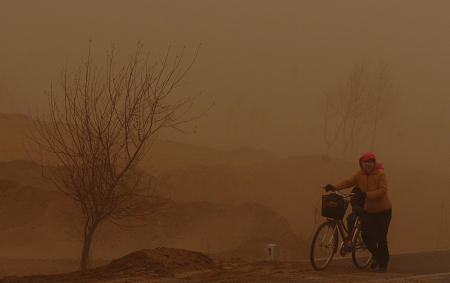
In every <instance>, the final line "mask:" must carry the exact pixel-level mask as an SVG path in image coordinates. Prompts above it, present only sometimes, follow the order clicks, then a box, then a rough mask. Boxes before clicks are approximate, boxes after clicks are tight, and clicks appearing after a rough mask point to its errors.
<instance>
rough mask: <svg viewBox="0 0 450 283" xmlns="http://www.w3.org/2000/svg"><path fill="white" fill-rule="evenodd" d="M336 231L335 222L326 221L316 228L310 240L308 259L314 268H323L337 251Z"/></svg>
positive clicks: (319, 269)
mask: <svg viewBox="0 0 450 283" xmlns="http://www.w3.org/2000/svg"><path fill="white" fill-rule="evenodd" d="M337 245H338V232H337V229H336V223H334V222H332V221H327V222H324V223H322V225H320V226H319V228H317V231H316V233H315V234H314V237H313V240H312V242H311V251H310V254H309V256H310V260H311V264H312V266H313V267H314V269H315V270H318V271H321V270H324V269H325V268H326V267H327V266H328V265H329V264H330V262H331V260H332V259H333V255H334V253H335V252H336V251H337Z"/></svg>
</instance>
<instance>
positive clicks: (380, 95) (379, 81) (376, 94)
mask: <svg viewBox="0 0 450 283" xmlns="http://www.w3.org/2000/svg"><path fill="white" fill-rule="evenodd" d="M399 96H400V90H399V89H397V88H395V85H394V81H393V79H392V75H391V73H390V71H389V68H388V65H387V64H385V63H383V62H380V63H379V64H378V69H377V70H376V74H375V76H374V82H373V95H371V99H372V102H371V104H372V105H373V108H374V109H373V133H372V145H371V151H373V150H374V148H375V138H376V134H377V132H378V128H379V125H380V122H381V121H382V120H383V119H386V118H387V117H389V116H390V115H392V114H393V112H394V111H395V109H396V108H397V103H398V98H399Z"/></svg>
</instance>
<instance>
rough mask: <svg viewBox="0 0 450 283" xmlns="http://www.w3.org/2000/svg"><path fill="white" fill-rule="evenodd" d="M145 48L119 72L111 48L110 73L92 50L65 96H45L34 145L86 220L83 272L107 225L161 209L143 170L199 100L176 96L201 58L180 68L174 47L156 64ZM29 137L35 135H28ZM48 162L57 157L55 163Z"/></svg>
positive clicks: (65, 86)
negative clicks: (45, 110) (166, 131)
mask: <svg viewBox="0 0 450 283" xmlns="http://www.w3.org/2000/svg"><path fill="white" fill-rule="evenodd" d="M142 47H143V45H142V44H141V43H139V44H138V46H137V49H136V52H135V53H134V54H132V55H130V56H129V58H128V62H127V63H125V64H124V65H123V67H120V68H118V63H117V61H118V60H117V55H118V52H117V51H116V50H115V48H114V45H113V47H112V50H111V53H108V54H107V63H106V72H105V73H103V72H102V71H101V70H100V69H99V68H97V67H96V66H95V65H94V63H93V59H92V58H91V51H90V48H89V54H88V57H87V59H86V60H85V61H83V65H82V66H81V67H80V68H79V69H78V71H77V72H76V73H75V74H70V73H69V72H68V69H67V66H66V67H65V68H64V69H63V71H62V73H61V87H62V89H61V91H62V93H61V97H60V96H59V95H58V94H60V92H58V91H57V90H56V89H55V87H53V85H52V86H51V89H50V92H49V93H48V101H49V107H50V110H49V117H46V116H44V114H37V115H36V117H35V120H34V124H33V125H32V126H33V127H31V128H30V130H31V129H33V130H37V133H38V134H35V135H31V136H30V139H31V144H34V148H35V149H36V150H38V151H39V152H40V156H41V160H40V164H41V165H47V164H53V165H54V166H53V167H51V168H54V170H51V171H50V172H47V171H44V170H43V175H44V177H46V178H48V179H50V180H51V181H52V182H53V183H54V184H55V185H56V186H57V187H58V188H59V190H60V191H61V192H62V193H64V194H65V195H66V196H67V197H69V198H70V199H71V200H72V201H73V202H74V204H75V205H76V207H77V208H78V209H79V211H80V212H81V214H82V215H83V219H84V221H83V223H84V230H83V237H84V240H83V249H82V252H81V270H85V269H87V267H88V263H89V255H90V250H91V243H92V239H93V236H94V234H95V232H96V231H97V229H98V228H99V226H100V225H102V223H104V222H105V221H110V222H112V223H115V224H118V225H121V224H123V222H121V220H123V219H128V218H129V217H135V218H138V219H141V220H145V217H146V216H148V215H149V213H152V212H153V211H154V210H155V209H156V208H157V207H155V206H154V205H155V204H156V203H157V201H156V202H155V195H154V193H153V192H154V191H153V187H152V186H151V183H150V180H151V178H149V176H148V175H147V174H146V173H145V172H144V171H143V170H140V169H139V168H138V164H139V162H140V161H141V160H142V158H143V157H144V155H145V154H147V153H148V151H149V150H150V148H151V146H152V143H153V140H154V139H155V138H156V135H157V133H158V132H159V131H160V130H161V129H163V128H172V129H180V128H179V126H180V125H181V124H182V123H185V122H188V121H192V120H193V119H196V118H198V117H200V116H201V115H203V114H204V112H202V113H201V114H200V115H196V116H191V117H188V116H187V114H188V112H189V111H190V110H191V107H192V105H193V102H194V100H195V99H196V98H197V97H198V95H200V94H197V95H194V96H193V97H186V96H184V95H183V94H182V93H180V92H177V91H175V89H176V87H178V86H180V85H181V83H182V79H183V78H184V77H185V75H186V74H187V72H188V71H189V70H190V69H191V67H192V65H193V63H194V62H195V59H196V57H197V54H198V49H197V53H196V54H195V57H194V59H193V60H192V61H190V62H189V63H188V64H187V68H185V69H182V61H183V54H184V49H183V52H182V53H181V55H180V56H176V57H174V59H171V57H172V56H170V48H169V50H168V51H167V53H166V55H165V56H164V57H160V58H159V60H158V61H156V62H152V61H150V58H149V55H146V56H142V55H141V50H142ZM30 132H32V131H30ZM51 158H56V160H57V161H56V162H53V161H52V159H51Z"/></svg>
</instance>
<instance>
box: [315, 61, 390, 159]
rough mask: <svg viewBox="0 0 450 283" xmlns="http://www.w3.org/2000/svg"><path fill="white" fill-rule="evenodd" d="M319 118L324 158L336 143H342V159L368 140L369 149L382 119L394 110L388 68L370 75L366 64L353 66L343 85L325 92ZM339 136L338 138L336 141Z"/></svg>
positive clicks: (373, 144)
mask: <svg viewBox="0 0 450 283" xmlns="http://www.w3.org/2000/svg"><path fill="white" fill-rule="evenodd" d="M324 98H325V99H324V100H323V101H322V102H321V104H322V112H321V114H322V116H323V118H324V138H325V143H326V146H327V149H326V152H327V155H328V154H329V152H330V148H331V146H333V145H334V144H335V143H340V144H342V156H343V157H344V158H349V157H353V156H354V155H356V154H357V151H358V150H359V148H360V146H361V145H362V144H363V143H364V142H368V139H369V137H371V149H372V150H373V148H374V146H375V136H376V133H377V131H378V128H379V123H380V121H381V120H382V119H385V118H386V117H388V115H389V114H390V113H392V112H393V110H394V109H395V107H396V104H395V102H396V98H397V93H396V92H395V91H394V84H393V81H392V79H391V76H390V74H389V71H388V69H387V65H385V64H380V66H379V69H378V70H377V73H376V75H375V76H372V74H371V72H370V68H369V65H368V64H367V63H364V62H363V63H356V64H355V66H354V67H353V68H352V70H351V71H350V72H349V73H348V76H347V78H346V81H345V82H340V83H339V84H338V86H337V87H334V88H332V89H331V90H330V91H327V92H325V93H324ZM339 136H340V138H339Z"/></svg>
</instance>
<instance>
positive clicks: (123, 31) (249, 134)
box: [0, 0, 450, 173]
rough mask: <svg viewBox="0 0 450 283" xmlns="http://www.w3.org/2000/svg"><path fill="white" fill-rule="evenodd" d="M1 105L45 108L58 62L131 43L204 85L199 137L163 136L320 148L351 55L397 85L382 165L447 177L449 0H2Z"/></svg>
mask: <svg viewBox="0 0 450 283" xmlns="http://www.w3.org/2000/svg"><path fill="white" fill-rule="evenodd" d="M0 7H1V8H0V27H1V28H0V54H2V56H0V86H1V89H0V91H1V92H2V93H1V95H0V102H1V105H0V111H2V112H8V113H11V112H24V113H26V111H27V108H28V107H31V108H33V109H34V108H36V107H38V108H42V107H45V103H46V95H45V91H47V90H49V86H50V81H51V78H52V76H53V78H54V79H53V80H54V81H57V79H58V77H59V73H60V71H61V69H62V68H63V66H64V65H65V62H66V59H67V62H68V64H69V68H72V69H73V70H75V69H76V68H77V67H78V66H79V65H80V64H81V61H80V59H81V58H84V57H86V54H87V50H88V42H89V40H90V39H92V50H93V54H94V55H95V58H96V60H97V61H96V62H97V63H98V64H99V65H100V66H103V63H104V60H105V56H104V54H105V52H106V51H108V50H109V49H110V43H111V42H115V43H116V46H117V48H118V49H120V50H122V52H123V54H129V53H132V52H133V51H134V49H135V46H136V43H137V42H138V40H141V41H142V42H143V43H144V48H145V49H146V51H148V52H150V53H151V54H154V57H155V58H156V57H157V56H158V55H160V54H164V52H165V50H166V48H167V47H168V46H169V45H171V46H172V48H173V51H174V52H175V53H177V52H178V51H180V50H181V48H182V46H183V45H186V46H187V57H188V58H192V56H193V54H194V53H195V50H196V48H197V46H198V44H199V43H201V44H202V46H201V49H200V54H199V57H198V59H197V61H196V64H195V66H194V69H193V70H192V71H191V72H190V73H189V76H188V78H187V80H186V82H187V83H188V85H187V86H185V89H186V91H189V92H192V93H193V94H195V93H198V92H200V91H201V92H202V93H203V95H202V96H201V97H200V98H199V100H198V101H197V106H198V109H202V107H206V105H209V104H211V103H212V102H216V106H215V107H214V108H213V109H212V110H211V111H210V112H209V113H208V115H207V116H205V117H204V118H202V119H201V120H199V121H197V122H196V124H197V125H198V133H197V134H195V135H181V134H179V133H167V134H165V135H164V136H163V138H167V139H173V140H178V141H185V142H188V143H193V144H200V145H205V146H211V147H215V148H222V149H233V148H237V147H241V146H251V147H253V148H255V149H257V148H266V149H268V150H270V151H272V152H274V153H275V154H277V155H290V154H323V153H324V145H323V140H322V136H321V132H320V126H321V117H320V115H318V108H317V97H318V96H320V95H321V94H322V93H323V91H324V89H326V88H327V87H329V86H330V85H334V84H335V83H336V82H338V81H339V80H341V79H342V78H343V77H345V75H346V73H347V72H348V71H349V69H350V68H351V67H352V66H353V65H354V64H355V63H356V62H358V61H366V62H368V63H370V64H372V66H376V64H377V63H378V62H379V61H380V60H381V61H383V62H385V63H387V64H388V65H389V67H390V70H391V72H392V75H393V77H394V82H395V85H396V87H398V88H400V89H401V90H402V97H401V102H400V107H399V109H398V112H397V116H395V117H393V118H392V121H390V122H389V123H386V124H385V125H384V128H383V132H384V135H383V139H382V141H381V142H380V144H379V147H378V150H377V152H376V154H377V156H378V157H379V159H380V161H384V162H385V163H386V162H394V163H395V162H398V163H400V162H402V163H407V164H409V165H412V166H421V167H422V168H428V169H429V170H430V171H436V172H437V171H439V172H441V173H445V172H447V170H448V169H450V167H448V166H447V165H446V163H444V162H443V160H445V159H448V158H450V156H449V155H450V154H449V153H447V152H448V150H447V148H448V144H449V142H450V135H449V133H448V132H449V131H448V129H449V126H450V112H449V111H448V109H449V106H450V80H449V72H448V66H450V53H449V52H448V50H449V47H450V19H449V17H448V15H449V12H450V2H448V1H412V0H398V1H387V0H386V1H359V0H358V1H309V0H304V1H301V0H292V1H279V0H277V1H269V0H253V1H251V0H231V1H230V0H227V1H222V0H189V1H181V0H172V1H167V0H160V1H156V0H142V1H119V0H117V1H107V0H104V1H101V0H89V1H59V0H36V1H26V0H14V1H10V0H0Z"/></svg>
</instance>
